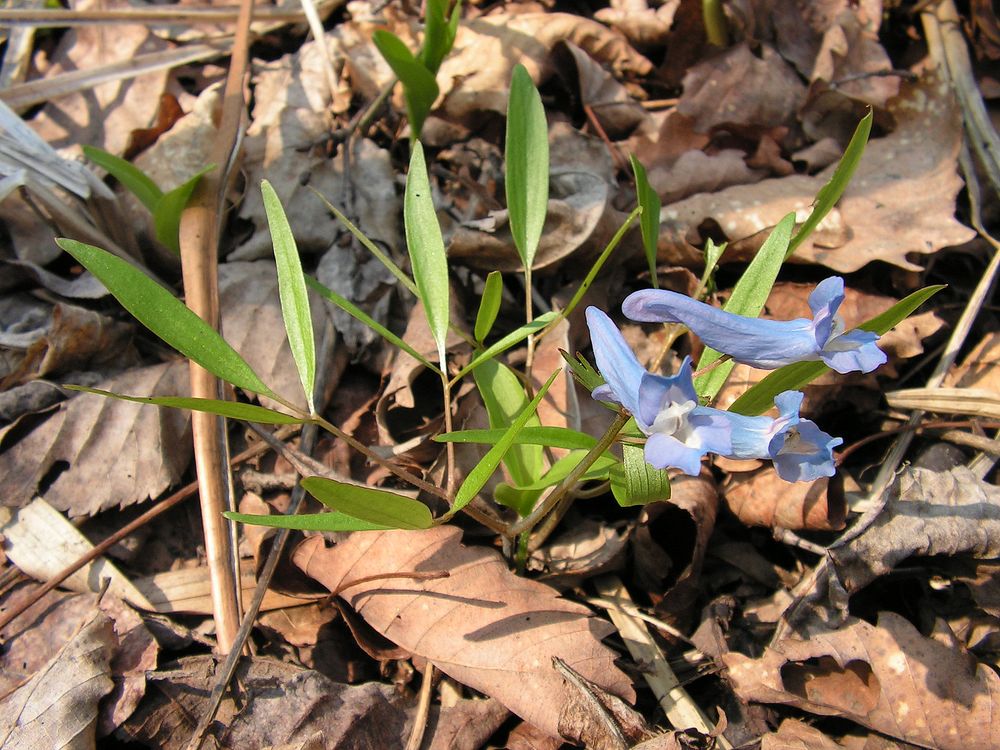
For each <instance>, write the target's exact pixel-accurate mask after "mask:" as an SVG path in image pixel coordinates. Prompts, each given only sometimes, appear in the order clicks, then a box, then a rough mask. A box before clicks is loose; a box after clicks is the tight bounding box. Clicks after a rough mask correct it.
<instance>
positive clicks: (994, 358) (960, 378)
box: [941, 332, 1000, 393]
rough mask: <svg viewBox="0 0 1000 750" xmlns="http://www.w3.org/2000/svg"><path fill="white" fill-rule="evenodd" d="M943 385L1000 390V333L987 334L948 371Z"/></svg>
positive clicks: (995, 391) (996, 391)
mask: <svg viewBox="0 0 1000 750" xmlns="http://www.w3.org/2000/svg"><path fill="white" fill-rule="evenodd" d="M941 385H943V386H947V387H954V388H982V389H983V390H987V391H993V392H994V393H998V392H1000V334H998V333H996V332H994V333H988V334H986V335H985V336H984V337H983V339H982V341H980V342H979V343H978V344H976V346H975V347H974V348H973V350H972V351H971V352H969V353H968V355H966V357H965V359H964V360H962V363H961V364H960V365H958V366H956V367H954V368H952V369H951V370H949V371H948V373H947V374H946V375H945V376H944V382H943V383H942V384H941Z"/></svg>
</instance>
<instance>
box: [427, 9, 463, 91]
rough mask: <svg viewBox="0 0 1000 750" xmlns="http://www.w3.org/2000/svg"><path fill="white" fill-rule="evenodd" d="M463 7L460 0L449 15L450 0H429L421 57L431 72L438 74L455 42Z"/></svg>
mask: <svg viewBox="0 0 1000 750" xmlns="http://www.w3.org/2000/svg"><path fill="white" fill-rule="evenodd" d="M461 8H462V3H461V0H459V2H456V3H455V8H454V9H453V10H452V13H451V16H450V17H448V16H447V13H448V0H427V14H426V16H427V17H426V20H425V25H424V43H423V45H422V46H421V48H420V55H419V59H420V62H422V63H423V64H424V67H426V68H427V70H429V71H430V72H431V73H434V74H437V72H438V69H439V68H440V67H441V62H442V61H443V60H444V58H445V57H447V55H448V53H449V52H451V48H452V46H453V45H454V44H455V34H456V33H457V32H458V19H459V17H460V15H461Z"/></svg>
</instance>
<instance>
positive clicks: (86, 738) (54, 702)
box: [0, 612, 114, 750]
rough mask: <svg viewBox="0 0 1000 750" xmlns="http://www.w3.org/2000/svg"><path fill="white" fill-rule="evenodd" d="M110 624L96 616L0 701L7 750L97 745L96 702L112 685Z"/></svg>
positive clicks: (0, 729)
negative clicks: (23, 682)
mask: <svg viewBox="0 0 1000 750" xmlns="http://www.w3.org/2000/svg"><path fill="white" fill-rule="evenodd" d="M113 648H114V633H113V631H112V627H111V620H110V619H108V617H107V616H106V615H105V614H104V613H102V612H97V613H95V614H94V615H93V617H91V618H90V619H88V620H87V621H86V622H85V623H84V624H83V625H82V627H81V628H80V629H79V631H78V632H77V633H76V634H75V635H74V636H73V638H72V639H71V640H70V641H69V642H68V643H66V645H65V646H63V648H62V649H60V651H59V653H58V654H56V655H55V656H54V657H53V658H52V659H51V660H50V661H49V662H48V663H46V664H45V665H44V666H43V667H41V668H40V669H39V670H38V671H37V672H36V673H35V674H34V676H33V677H32V678H31V679H30V680H28V682H26V683H25V684H24V685H22V686H21V687H19V688H18V689H17V690H15V691H13V692H12V693H9V694H8V695H6V696H5V697H4V698H3V700H2V701H0V744H2V745H3V747H4V748H10V750H37V748H43V747H44V748H53V749H54V750H63V749H65V750H87V749H88V748H93V747H95V731H96V729H97V704H98V702H99V701H100V700H101V698H102V697H104V696H105V695H106V694H107V693H109V692H110V691H111V690H112V688H113V687H114V683H113V682H112V681H111V676H110V671H111V670H110V666H109V662H110V659H111V655H112V650H113Z"/></svg>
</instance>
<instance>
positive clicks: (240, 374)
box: [56, 237, 277, 398]
mask: <svg viewBox="0 0 1000 750" xmlns="http://www.w3.org/2000/svg"><path fill="white" fill-rule="evenodd" d="M56 244H57V245H59V247H61V248H62V249H63V250H65V251H66V252H67V253H69V254H70V255H72V256H73V257H74V258H76V260H77V261H78V262H79V263H80V264H81V265H83V266H84V268H86V269H87V270H88V271H90V272H91V273H92V274H94V276H96V277H97V278H98V279H99V280H100V281H101V283H102V284H104V286H106V287H107V288H108V291H109V292H111V294H113V295H114V297H115V298H116V299H117V300H118V301H119V302H120V303H121V304H122V307H124V308H125V309H126V310H128V311H129V312H130V313H132V315H133V316H134V317H135V319H136V320H138V321H139V322H140V323H142V324H143V325H144V326H146V328H148V329H149V330H150V331H152V332H153V333H155V334H156V335H157V336H159V337H160V338H161V339H163V340H164V341H165V342H167V343H168V344H170V346H172V347H173V348H174V349H176V350H177V351H179V352H180V353H181V354H183V355H184V356H185V357H187V358H188V359H191V360H193V361H195V362H197V363H198V364H199V365H201V366H202V367H204V368H205V369H206V370H208V371H209V372H211V373H212V374H214V375H216V376H217V377H219V378H221V379H222V380H225V381H226V382H228V383H232V384H233V385H235V386H237V387H239V388H243V389H245V390H247V391H251V392H253V393H261V394H263V395H265V396H271V397H272V398H274V397H276V395H277V394H275V393H274V392H273V391H272V390H271V389H270V388H268V387H267V386H266V385H264V383H263V381H262V380H261V379H260V377H258V375H257V373H255V372H254V371H253V369H252V368H251V367H250V365H248V364H247V362H246V360H244V359H243V357H241V356H240V355H239V354H238V353H237V352H236V350H235V349H233V348H232V347H231V346H230V345H229V344H227V343H226V341H225V339H223V338H222V336H220V335H219V333H218V332H217V331H216V330H215V329H213V328H212V327H211V326H210V325H208V324H207V323H206V322H205V321H203V320H202V319H201V318H199V317H198V316H197V315H195V314H194V313H193V312H191V310H189V309H188V308H187V307H186V306H185V305H184V303H183V302H181V301H180V300H179V299H177V298H176V297H174V295H173V294H171V293H170V292H169V291H167V290H166V289H164V288H163V287H162V286H160V285H159V284H157V283H156V282H155V281H153V280H152V279H150V278H149V277H147V276H146V275H145V274H144V273H142V271H140V270H138V269H137V268H135V267H134V266H132V265H131V264H129V263H126V262H125V261H123V260H121V259H120V258H116V257H115V256H114V255H112V254H111V253H109V252H107V251H105V250H101V249H100V248H98V247H94V246H93V245H87V244H84V243H83V242H77V241H76V240H70V239H66V238H64V237H60V238H59V239H57V240H56Z"/></svg>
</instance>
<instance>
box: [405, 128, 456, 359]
mask: <svg viewBox="0 0 1000 750" xmlns="http://www.w3.org/2000/svg"><path fill="white" fill-rule="evenodd" d="M403 224H404V226H405V228H406V247H407V249H408V250H409V252H410V264H411V265H412V266H413V278H414V280H415V281H416V282H417V289H419V290H420V301H421V302H423V303H424V311H425V312H426V313H427V323H428V325H429V326H430V329H431V335H432V336H433V337H434V343H436V344H437V348H438V356H439V358H440V359H439V361H440V363H441V368H442V369H444V366H445V347H446V346H447V344H446V340H447V337H448V296H449V288H448V258H447V256H446V255H445V250H444V239H442V237H441V227H440V226H438V220H437V214H435V213H434V201H433V199H432V198H431V185H430V182H429V181H428V179H427V165H426V164H425V163H424V149H423V146H421V145H420V141H414V142H413V153H412V154H411V156H410V172H409V174H408V175H406V193H405V195H404V196H403Z"/></svg>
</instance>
